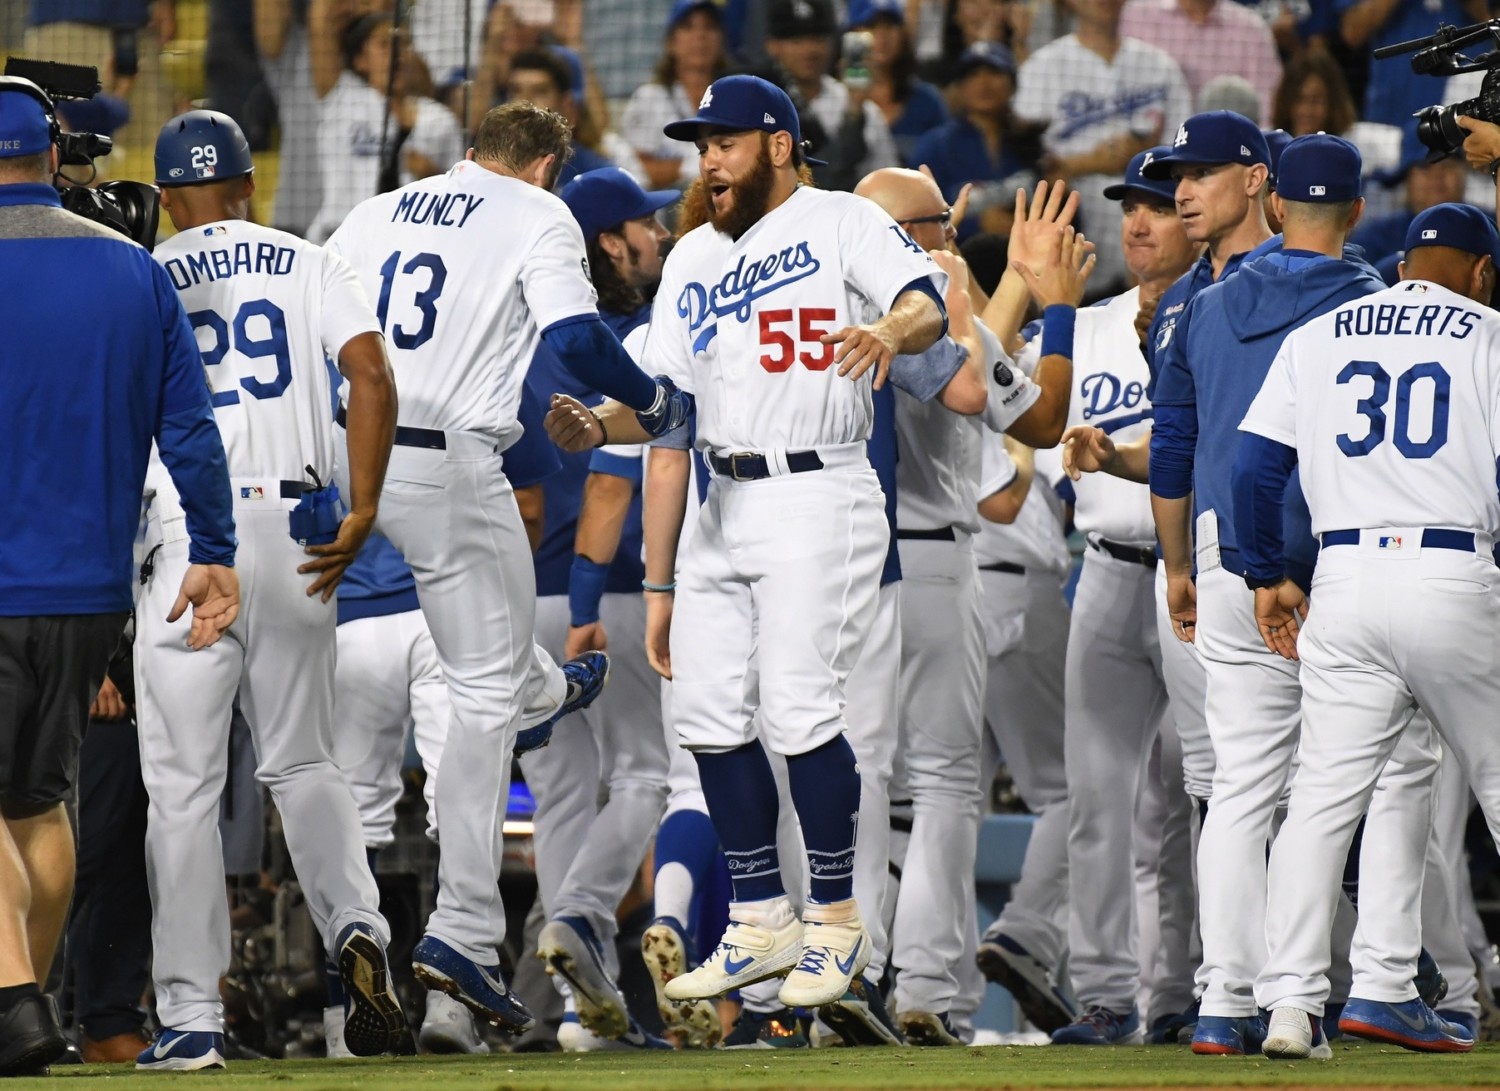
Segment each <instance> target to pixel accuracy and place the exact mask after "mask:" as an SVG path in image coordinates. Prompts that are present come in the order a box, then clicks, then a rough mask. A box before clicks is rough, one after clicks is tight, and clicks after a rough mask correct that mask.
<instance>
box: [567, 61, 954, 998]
mask: <svg viewBox="0 0 1500 1091" xmlns="http://www.w3.org/2000/svg"><path fill="white" fill-rule="evenodd" d="M666 132H667V135H668V136H670V137H672V138H673V139H681V140H693V141H695V142H696V143H697V145H698V149H699V154H700V157H701V173H702V177H703V179H704V181H705V183H706V186H707V189H708V193H709V197H710V202H711V210H712V212H711V222H710V223H707V224H704V225H703V226H702V227H700V228H698V229H697V230H695V231H693V232H690V233H689V234H688V235H687V236H685V237H684V238H683V239H682V241H681V242H679V243H678V245H677V247H676V248H675V249H674V250H673V252H672V254H671V256H670V257H669V258H668V260H667V263H666V267H665V269H664V272H663V278H662V286H661V289H660V292H659V294H658V296H657V299H658V306H657V308H656V311H655V314H654V315H653V320H652V325H651V332H650V335H649V337H648V340H647V344H646V350H645V363H646V367H647V368H648V369H649V370H654V371H664V372H666V373H667V375H668V376H670V377H671V379H672V381H673V382H675V383H676V384H677V385H678V386H679V387H681V388H682V389H683V390H685V391H688V392H690V393H692V394H694V395H695V396H696V398H697V429H696V440H695V442H696V444H697V446H698V447H699V448H700V449H701V450H702V451H703V453H704V454H705V456H706V459H707V461H708V463H709V466H710V468H711V469H712V471H713V482H712V485H711V486H710V489H709V493H708V499H707V501H706V502H705V503H704V505H703V508H702V510H701V513H700V515H699V520H698V528H697V532H696V534H695V535H694V537H693V539H692V541H691V543H690V544H689V545H688V548H687V552H686V555H685V556H684V557H683V559H682V564H681V569H680V576H679V579H678V583H677V586H676V588H674V587H672V586H670V585H665V584H662V585H648V586H647V588H646V589H647V591H648V593H649V594H651V595H652V596H653V597H656V596H665V595H671V594H673V592H674V590H675V592H676V601H675V603H674V605H673V608H672V610H671V612H670V614H667V616H668V617H671V619H672V621H673V622H674V623H673V624H672V626H671V659H672V674H673V680H674V682H673V719H674V724H675V727H676V729H677V732H678V735H679V736H680V738H681V740H682V743H683V745H684V746H685V747H686V748H687V749H689V750H691V751H693V752H694V756H695V758H696V761H697V764H698V769H699V773H700V776H701V779H702V782H703V790H704V795H705V797H706V800H707V803H708V808H709V813H710V816H711V817H712V818H713V821H714V826H715V828H716V830H717V831H718V834H719V840H720V843H721V844H722V846H723V848H724V851H725V854H726V856H727V857H728V859H729V861H730V868H731V873H732V877H733V882H734V901H733V903H732V905H731V910H730V925H729V928H728V930H727V931H726V932H725V935H724V938H723V941H722V942H721V943H720V945H719V947H718V948H717V949H716V950H715V951H714V952H713V953H712V954H711V955H709V957H708V958H707V959H706V960H705V962H704V963H703V965H702V966H700V967H698V968H697V969H696V970H694V971H692V972H691V973H688V974H684V975H683V976H681V977H677V978H674V979H673V980H672V981H670V982H668V983H667V985H666V994H667V996H668V997H669V998H671V999H690V998H695V997H709V996H717V995H721V994H723V993H725V992H727V991H729V990H731V989H735V988H740V987H742V986H745V985H749V984H751V983H753V982H756V981H761V980H764V979H766V978H770V977H779V976H781V975H783V974H785V975H786V981H785V982H784V983H783V985H782V987H781V990H780V1000H781V1002H782V1003H783V1004H785V1005H787V1006H789V1007H817V1006H819V1005H822V1004H825V1003H829V1002H831V1001H834V1000H837V999H838V998H840V997H841V996H843V995H844V993H845V991H846V990H847V989H848V987H849V983H850V981H851V979H852V978H853V977H854V976H855V975H857V974H858V973H860V972H861V971H862V970H863V969H864V968H865V966H866V965H867V964H868V962H869V959H870V946H871V944H870V940H869V936H868V935H867V934H866V932H865V928H864V924H863V921H862V920H861V917H860V913H859V909H858V907H857V906H856V904H855V902H854V899H853V896H852V893H853V892H852V875H853V864H854V831H855V825H856V816H857V812H858V810H859V804H860V781H859V771H858V769H857V768H856V763H855V759H854V754H853V751H852V750H851V749H850V747H849V743H848V741H847V739H846V738H845V735H844V718H843V714H844V706H845V704H846V699H845V686H846V683H847V680H848V675H849V670H850V668H851V667H852V665H853V663H854V661H855V659H856V657H857V656H858V654H859V651H860V648H861V646H862V645H863V643H864V640H865V637H866V635H867V633H868V630H869V627H870V625H871V623H872V621H873V619H874V616H875V612H876V605H877V599H878V595H879V590H880V573H881V568H882V566H883V564H884V561H885V556H886V550H887V544H888V539H889V532H888V529H887V525H886V519H885V502H884V497H883V495H882V493H881V490H880V486H879V482H878V480H877V478H876V476H875V473H874V471H873V470H872V469H871V468H870V464H869V461H868V459H867V457H866V451H865V440H866V439H867V438H868V437H869V434H870V427H871V416H872V410H871V388H872V385H874V384H876V383H880V384H883V383H884V381H885V377H886V373H887V371H888V369H889V366H890V362H891V359H892V358H893V357H894V356H895V355H897V354H898V353H905V354H915V353H920V352H922V351H923V350H925V349H926V348H928V347H929V346H930V345H932V344H933V343H934V342H935V341H936V340H937V339H938V338H939V337H940V336H941V335H942V333H943V330H944V328H945V324H946V323H945V313H944V307H943V302H942V293H943V290H944V288H945V285H946V279H947V278H946V276H944V274H943V273H942V272H941V271H940V270H939V269H938V268H937V266H936V265H935V264H934V263H933V261H932V259H931V258H930V257H929V256H928V255H927V254H926V253H925V252H924V251H923V250H922V248H921V247H920V246H918V245H917V244H916V243H914V242H913V241H912V240H911V238H910V237H909V236H908V235H907V234H906V233H905V232H904V231H902V230H901V228H900V227H899V226H898V225H897V224H896V223H894V222H893V221H892V220H891V219H890V218H889V217H888V216H886V215H885V214H884V213H883V212H881V211H880V209H879V208H877V207H876V206H875V205H873V204H872V203H870V202H868V201H866V200H864V199H862V198H859V197H855V196H853V195H851V194H845V193H822V192H819V191H817V190H813V189H811V188H807V187H802V186H799V185H798V181H797V171H798V168H799V167H800V166H801V165H802V163H803V162H804V161H805V156H804V152H803V149H802V143H801V132H800V126H799V123H798V120H797V115H796V112H795V110H794V109H793V107H792V104H791V101H790V100H789V99H788V98H787V97H786V95H785V93H783V92H782V91H780V90H779V89H777V88H776V87H774V86H773V85H772V84H770V83H767V82H766V81H764V80H761V79H758V78H756V77H752V76H730V77H725V78H724V79H721V80H718V81H716V82H715V83H714V84H713V85H712V86H711V87H710V88H709V90H708V92H707V93H706V94H705V95H704V96H703V100H702V102H701V103H700V104H699V109H698V113H697V115H696V116H695V117H692V118H689V119H686V120H684V121H681V122H675V123H673V124H672V125H669V126H668V127H667V129H666ZM554 404H555V408H554V410H553V413H552V414H551V415H549V418H548V430H549V432H550V433H551V434H552V436H553V438H554V439H555V440H557V441H558V443H559V444H560V445H562V446H564V447H565V448H569V449H579V448H584V447H589V446H596V445H598V444H600V443H602V442H604V441H605V439H606V438H608V439H609V440H610V441H611V442H622V441H623V442H632V441H634V442H640V441H643V440H645V439H646V438H647V434H646V432H645V429H643V428H641V427H640V426H639V423H638V422H637V421H635V419H634V417H633V414H631V413H630V412H629V411H628V410H627V409H626V408H625V407H623V406H619V405H615V404H611V403H606V404H605V406H604V407H602V408H601V409H599V410H598V411H597V414H595V413H590V412H589V411H588V410H586V409H584V408H583V407H582V406H581V405H580V404H578V403H577V402H575V401H572V400H571V399H566V398H557V399H555V401H554ZM647 562H648V571H649V570H650V568H651V566H653V559H652V558H651V557H650V556H648V558H647ZM668 570H670V568H668ZM664 613H666V612H665V611H662V610H660V609H658V610H657V611H656V615H655V616H656V618H657V619H658V622H659V621H660V620H661V619H662V617H663V614H664ZM757 634H759V639H757ZM757 713H759V720H760V725H759V726H760V732H757V729H756V724H755V720H756V715H757ZM761 733H763V734H764V737H765V738H766V739H767V740H768V741H769V743H770V745H771V746H772V747H773V748H774V749H775V750H777V751H779V752H781V753H783V754H784V755H785V756H786V759H787V771H788V777H789V781H790V787H791V795H792V800H793V804H794V806H795V808H796V811H797V816H798V819H799V821H800V823H801V826H802V833H803V838H804V841H805V843H806V847H807V858H808V868H809V873H810V885H809V894H810V897H809V899H808V902H807V907H806V910H805V911H804V913H803V917H802V919H801V920H799V919H798V917H797V915H796V913H795V912H794V911H793V909H792V906H791V903H790V902H789V900H788V899H787V897H786V893H785V888H784V886H783V883H782V878H781V874H780V872H781V861H780V859H779V858H778V854H777V850H776V825H777V817H778V804H777V791H776V784H775V779H774V777H773V775H772V772H771V767H770V763H769V761H768V759H767V756H766V752H765V750H764V749H763V748H762V745H761Z"/></svg>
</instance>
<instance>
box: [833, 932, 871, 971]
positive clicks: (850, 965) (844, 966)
mask: <svg viewBox="0 0 1500 1091" xmlns="http://www.w3.org/2000/svg"><path fill="white" fill-rule="evenodd" d="M864 945H865V938H864V937H863V936H861V937H860V938H859V940H858V941H857V942H856V943H855V944H854V950H852V951H850V952H849V957H848V958H838V957H836V956H835V958H834V960H833V961H834V965H836V966H837V967H838V968H839V973H843V974H850V973H853V972H854V960H855V959H856V958H858V957H859V951H860V948H862V947H863V946H864Z"/></svg>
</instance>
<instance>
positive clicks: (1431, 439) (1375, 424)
mask: <svg viewBox="0 0 1500 1091" xmlns="http://www.w3.org/2000/svg"><path fill="white" fill-rule="evenodd" d="M1365 377H1368V378H1369V379H1370V396H1369V397H1368V398H1361V399H1360V400H1359V401H1358V402H1356V403H1355V406H1354V408H1355V411H1356V412H1358V413H1360V414H1362V415H1363V416H1364V417H1365V419H1366V420H1368V421H1369V422H1370V426H1369V428H1367V429H1366V430H1365V434H1364V435H1363V436H1360V437H1359V438H1358V439H1356V438H1354V437H1353V436H1351V435H1349V433H1347V432H1345V433H1343V434H1341V435H1340V436H1339V437H1338V445H1339V450H1340V451H1343V452H1344V454H1345V455H1347V456H1348V457H1350V458H1358V457H1359V456H1360V455H1367V454H1369V453H1370V452H1371V451H1373V450H1375V448H1377V447H1379V446H1380V444H1381V442H1382V441H1383V440H1384V439H1385V424H1386V420H1385V403H1386V402H1388V401H1389V400H1390V397H1391V376H1390V373H1389V372H1387V371H1386V370H1385V368H1383V367H1381V366H1380V365H1379V364H1378V363H1376V362H1375V361H1374V360H1350V361H1349V362H1348V363H1347V364H1345V365H1344V369H1343V370H1342V371H1340V372H1339V374H1338V379H1337V382H1338V384H1339V385H1340V386H1344V385H1345V384H1347V383H1351V382H1353V381H1354V380H1355V379H1359V378H1365ZM1423 380H1431V381H1432V425H1431V427H1429V428H1428V429H1427V438H1426V439H1424V440H1414V439H1412V438H1411V400H1412V391H1413V389H1415V387H1416V385H1417V384H1418V383H1419V382H1422V381H1423ZM1451 386H1452V380H1451V379H1450V378H1449V377H1448V373H1447V372H1446V371H1444V370H1443V365H1442V364H1440V363H1438V362H1437V361H1436V360H1429V361H1428V362H1426V363H1422V364H1414V365H1412V366H1411V367H1409V368H1407V369H1406V371H1404V372H1402V374H1401V378H1399V379H1397V380H1396V427H1395V430H1394V432H1393V433H1392V435H1391V442H1392V443H1394V444H1395V445H1396V450H1398V451H1400V452H1401V454H1402V455H1403V456H1404V457H1406V458H1431V457H1432V456H1433V455H1434V454H1436V453H1437V451H1438V450H1439V448H1441V447H1442V446H1443V444H1445V443H1447V442H1448V392H1449V389H1450V387H1451Z"/></svg>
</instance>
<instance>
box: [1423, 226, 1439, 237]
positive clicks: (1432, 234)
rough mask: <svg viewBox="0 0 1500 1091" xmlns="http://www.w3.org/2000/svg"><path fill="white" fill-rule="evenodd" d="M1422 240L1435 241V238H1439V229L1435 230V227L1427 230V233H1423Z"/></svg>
mask: <svg viewBox="0 0 1500 1091" xmlns="http://www.w3.org/2000/svg"><path fill="white" fill-rule="evenodd" d="M1422 238H1424V239H1435V238H1437V228H1434V227H1429V228H1427V229H1426V230H1425V231H1423V232H1422Z"/></svg>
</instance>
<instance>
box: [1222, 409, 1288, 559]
mask: <svg viewBox="0 0 1500 1091" xmlns="http://www.w3.org/2000/svg"><path fill="white" fill-rule="evenodd" d="M1296 465H1297V449H1296V448H1295V447H1288V446H1287V445H1286V444H1284V443H1277V442H1276V441H1275V440H1274V439H1267V438H1266V437H1265V436H1262V435H1257V434H1256V433H1254V432H1244V433H1242V434H1241V435H1240V449H1239V452H1238V453H1237V454H1236V455H1235V460H1234V476H1233V479H1232V484H1231V487H1232V489H1233V493H1234V529H1235V533H1236V535H1238V538H1239V546H1240V559H1241V561H1242V562H1243V564H1244V566H1245V575H1247V576H1250V577H1252V578H1254V579H1257V580H1272V579H1277V578H1279V577H1281V576H1284V575H1285V574H1286V558H1285V556H1284V552H1283V548H1284V543H1283V540H1282V522H1283V509H1284V506H1285V496H1286V486H1287V481H1288V479H1289V478H1290V477H1291V476H1292V469H1293V468H1294V467H1295V466H1296Z"/></svg>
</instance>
